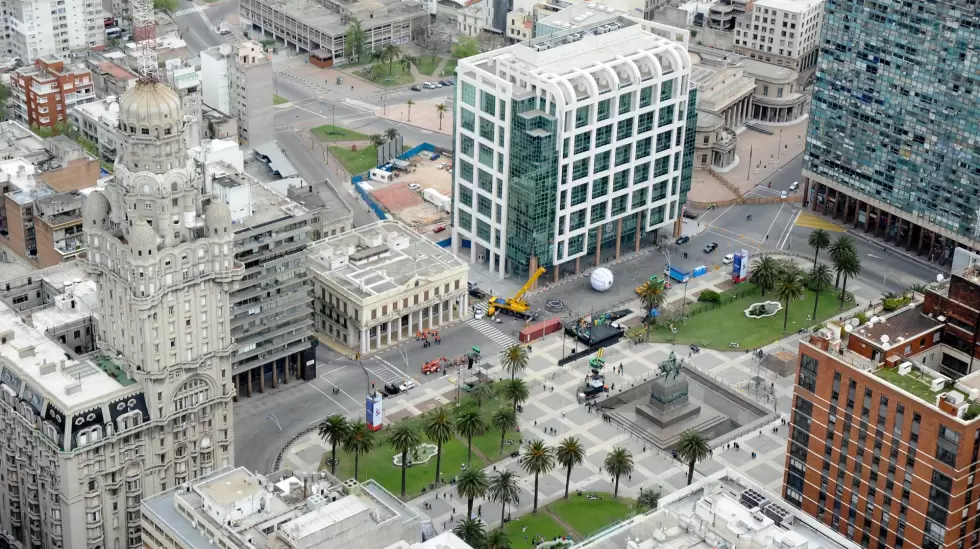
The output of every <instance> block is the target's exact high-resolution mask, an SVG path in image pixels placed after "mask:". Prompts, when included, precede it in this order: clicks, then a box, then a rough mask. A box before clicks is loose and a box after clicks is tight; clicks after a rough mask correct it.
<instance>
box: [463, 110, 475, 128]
mask: <svg viewBox="0 0 980 549" xmlns="http://www.w3.org/2000/svg"><path fill="white" fill-rule="evenodd" d="M461 110H462V112H463V114H462V116H461V117H460V118H462V125H463V127H464V128H466V129H467V130H470V131H474V130H475V128H476V115H475V114H473V111H471V110H468V109H461Z"/></svg>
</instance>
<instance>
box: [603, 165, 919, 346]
mask: <svg viewBox="0 0 980 549" xmlns="http://www.w3.org/2000/svg"><path fill="white" fill-rule="evenodd" d="M611 156H612V155H611V154H610V153H609V151H603V152H601V153H599V154H597V155H595V161H594V162H593V163H592V173H599V172H604V171H606V170H608V169H609V159H610V158H611ZM937 333H938V332H937Z"/></svg>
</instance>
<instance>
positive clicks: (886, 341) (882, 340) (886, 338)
mask: <svg viewBox="0 0 980 549" xmlns="http://www.w3.org/2000/svg"><path fill="white" fill-rule="evenodd" d="M881 342H882V343H888V335H887V334H886V335H883V336H881Z"/></svg>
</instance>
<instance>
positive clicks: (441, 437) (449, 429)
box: [422, 406, 456, 484]
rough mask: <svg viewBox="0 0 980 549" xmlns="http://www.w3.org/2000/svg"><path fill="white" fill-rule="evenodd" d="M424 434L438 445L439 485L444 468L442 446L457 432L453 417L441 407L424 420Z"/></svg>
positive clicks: (437, 477)
mask: <svg viewBox="0 0 980 549" xmlns="http://www.w3.org/2000/svg"><path fill="white" fill-rule="evenodd" d="M422 432H423V433H425V436H426V437H428V439H429V440H431V441H432V442H435V443H436V480H435V482H436V484H439V470H440V468H441V467H442V445H443V444H445V443H447V442H449V441H450V440H452V438H453V434H454V433H455V432H456V426H455V425H454V424H453V416H452V414H450V413H449V410H448V409H446V408H445V407H444V406H440V407H439V408H436V409H435V410H433V411H432V413H430V414H426V415H425V416H424V417H423V418H422Z"/></svg>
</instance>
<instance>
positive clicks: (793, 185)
mask: <svg viewBox="0 0 980 549" xmlns="http://www.w3.org/2000/svg"><path fill="white" fill-rule="evenodd" d="M799 188H800V182H799V181H794V182H792V183H791V184H790V186H789V190H790V191H791V192H794V193H795V192H796V191H797V190H798V189H799Z"/></svg>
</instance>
